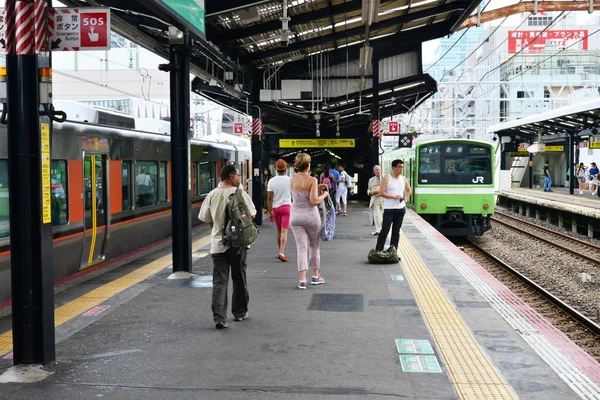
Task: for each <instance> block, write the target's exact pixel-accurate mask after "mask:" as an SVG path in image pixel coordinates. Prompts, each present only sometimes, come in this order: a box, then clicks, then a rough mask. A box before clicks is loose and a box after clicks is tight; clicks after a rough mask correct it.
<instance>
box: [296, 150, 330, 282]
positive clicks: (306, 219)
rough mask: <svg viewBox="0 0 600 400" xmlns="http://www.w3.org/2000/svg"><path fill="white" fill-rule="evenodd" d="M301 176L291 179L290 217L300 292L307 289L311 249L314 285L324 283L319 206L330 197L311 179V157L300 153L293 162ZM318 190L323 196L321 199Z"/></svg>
mask: <svg viewBox="0 0 600 400" xmlns="http://www.w3.org/2000/svg"><path fill="white" fill-rule="evenodd" d="M294 168H296V169H297V170H298V173H296V174H294V176H292V178H291V179H290V187H291V189H292V200H293V202H292V209H291V213H290V227H291V228H292V233H293V234H294V239H296V248H297V249H298V272H299V273H300V281H299V282H298V289H303V290H305V289H306V271H307V270H308V264H309V259H308V254H307V253H308V251H309V248H310V267H311V269H312V280H311V282H310V283H311V285H320V284H322V283H325V280H324V279H323V278H322V277H321V274H320V272H319V269H320V267H321V253H320V250H319V231H320V229H321V217H320V216H319V210H318V209H317V206H318V205H319V204H321V202H322V201H323V199H325V197H327V196H329V194H328V193H327V186H326V185H324V184H321V185H319V183H318V181H317V180H316V179H315V178H313V177H312V176H310V174H309V171H310V156H309V155H308V154H306V153H298V155H297V156H296V160H295V162H294ZM319 190H322V191H323V193H322V194H320V195H319Z"/></svg>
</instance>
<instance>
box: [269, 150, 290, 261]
mask: <svg viewBox="0 0 600 400" xmlns="http://www.w3.org/2000/svg"><path fill="white" fill-rule="evenodd" d="M286 169H287V163H286V162H285V161H284V160H282V159H281V158H280V159H279V160H277V162H276V163H275V170H276V171H277V176H275V177H273V178H271V179H270V180H269V185H268V187H267V194H268V196H269V199H268V201H267V207H268V212H269V220H270V221H271V222H273V221H275V226H276V227H277V247H278V248H279V255H278V256H277V257H278V258H279V259H280V260H281V261H287V260H288V258H287V257H286V256H285V245H286V243H287V236H288V229H289V228H290V209H291V207H292V193H291V191H290V177H289V176H287V175H286V174H285V171H286Z"/></svg>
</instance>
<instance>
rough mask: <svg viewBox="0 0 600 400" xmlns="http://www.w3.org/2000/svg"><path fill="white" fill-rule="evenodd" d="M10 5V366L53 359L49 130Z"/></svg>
mask: <svg viewBox="0 0 600 400" xmlns="http://www.w3.org/2000/svg"><path fill="white" fill-rule="evenodd" d="M15 3H16V2H15V0H8V1H7V2H6V21H7V50H8V52H7V55H6V66H7V77H8V82H7V95H8V96H7V97H8V100H7V101H8V154H9V156H8V161H9V163H8V169H9V186H10V198H9V204H10V246H11V249H10V250H11V289H12V329H13V362H14V364H15V365H17V364H39V363H43V364H48V363H51V362H52V361H54V360H55V343H54V340H55V337H54V292H53V290H54V288H53V271H52V270H53V266H52V221H51V218H52V212H51V204H50V202H51V198H50V197H51V183H50V126H49V123H48V121H47V120H46V122H45V123H43V124H42V125H40V116H39V111H38V110H39V107H40V104H39V102H40V101H39V92H38V90H39V78H38V68H37V56H36V55H35V43H33V44H31V45H30V46H29V47H27V46H17V45H16V37H15V32H16V31H15V29H16V28H20V30H22V28H23V26H20V27H16V26H15V14H16V12H25V13H27V11H26V9H25V8H23V6H24V4H23V3H25V2H24V1H21V2H19V3H20V4H19V7H16V5H15ZM27 3H29V4H31V7H30V9H31V13H32V18H31V20H33V0H30V1H28V2H27ZM15 8H19V9H17V10H16V9H15ZM29 28H31V27H30V26H29ZM31 36H33V35H31ZM21 43H23V42H21ZM42 146H43V147H42Z"/></svg>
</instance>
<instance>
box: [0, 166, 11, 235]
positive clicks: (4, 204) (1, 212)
mask: <svg viewBox="0 0 600 400" xmlns="http://www.w3.org/2000/svg"><path fill="white" fill-rule="evenodd" d="M9 235H10V213H9V210H8V160H0V238H3V237H8V236H9Z"/></svg>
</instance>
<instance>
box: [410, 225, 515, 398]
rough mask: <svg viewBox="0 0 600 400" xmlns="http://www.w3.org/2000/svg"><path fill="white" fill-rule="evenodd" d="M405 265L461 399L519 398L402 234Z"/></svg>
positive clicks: (426, 321)
mask: <svg viewBox="0 0 600 400" xmlns="http://www.w3.org/2000/svg"><path fill="white" fill-rule="evenodd" d="M399 247H400V249H399V250H400V251H399V252H400V254H402V257H403V260H404V261H403V262H402V267H403V269H404V272H405V274H406V277H407V280H408V282H409V284H410V287H411V289H412V291H413V293H414V295H415V299H416V301H417V304H418V305H419V308H420V309H421V313H422V315H423V318H424V320H425V323H426V324H427V326H428V328H429V331H430V332H431V335H432V336H433V339H434V341H435V343H436V345H437V348H438V351H439V353H440V356H441V358H442V360H443V362H444V364H445V365H446V368H447V369H448V373H449V375H450V379H452V382H453V384H454V387H455V389H456V392H457V393H458V395H459V397H460V398H461V399H477V400H482V399H502V400H506V399H516V397H515V395H514V393H513V392H512V390H511V388H510V386H509V385H508V384H507V383H506V382H505V381H504V379H503V378H502V376H501V375H500V373H499V372H498V370H497V369H496V367H495V366H494V364H493V363H492V362H491V361H490V359H489V358H488V356H487V354H486V353H485V351H484V350H483V349H482V348H481V346H480V345H479V343H478V342H477V340H476V339H475V337H474V336H473V334H472V333H471V330H470V329H469V327H468V325H467V324H466V323H465V321H464V320H463V319H462V317H461V315H460V314H459V312H458V311H457V310H456V309H455V308H454V306H453V305H452V303H451V302H450V299H448V296H446V293H444V291H443V289H442V288H441V287H440V285H439V284H438V283H437V281H436V280H435V278H434V277H433V275H431V272H430V271H429V269H428V268H427V267H426V266H425V264H424V263H423V260H422V259H421V257H420V256H419V255H418V253H417V252H416V251H415V249H414V248H413V247H412V245H411V244H410V242H409V241H408V238H407V237H406V236H405V235H404V234H402V236H401V240H400V246H399Z"/></svg>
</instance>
